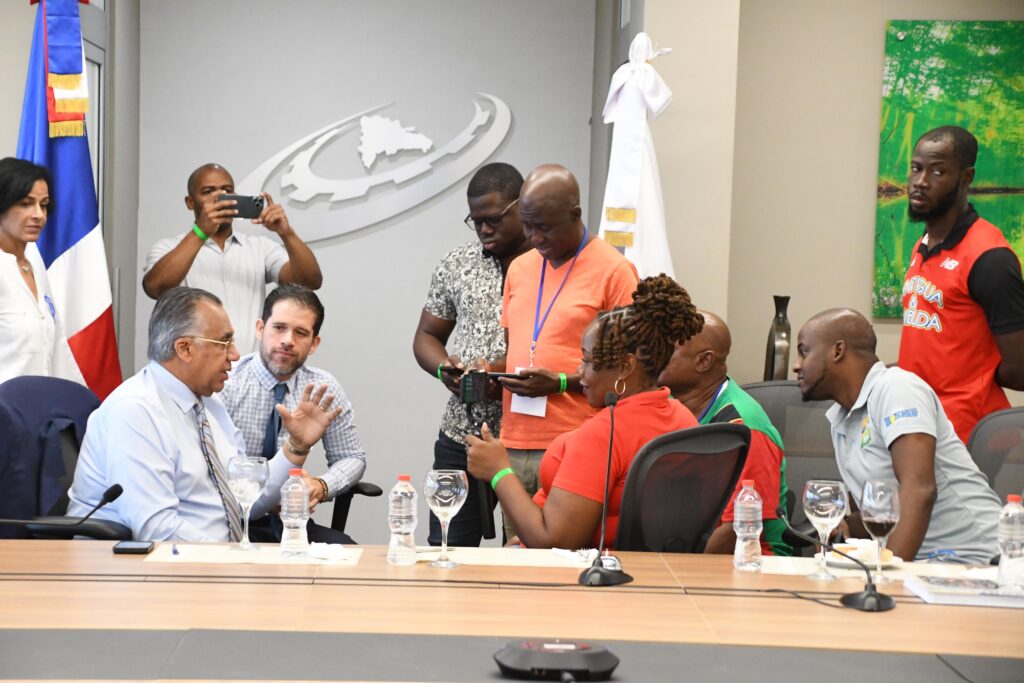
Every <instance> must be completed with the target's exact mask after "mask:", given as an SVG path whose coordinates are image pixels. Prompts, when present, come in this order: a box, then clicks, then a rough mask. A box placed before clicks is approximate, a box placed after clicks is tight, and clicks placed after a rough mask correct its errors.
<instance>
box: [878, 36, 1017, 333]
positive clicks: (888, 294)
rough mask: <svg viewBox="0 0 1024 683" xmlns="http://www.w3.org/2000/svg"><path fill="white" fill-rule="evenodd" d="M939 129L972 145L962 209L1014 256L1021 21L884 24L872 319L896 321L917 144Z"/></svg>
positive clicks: (912, 231)
mask: <svg viewBox="0 0 1024 683" xmlns="http://www.w3.org/2000/svg"><path fill="white" fill-rule="evenodd" d="M944 125H955V126H962V127H964V128H966V129H967V130H969V131H971V132H972V133H974V135H975V137H977V138H978V162H977V164H976V165H975V169H976V175H975V180H974V184H973V185H972V186H971V195H970V201H971V203H972V204H974V207H975V208H976V209H977V210H978V213H979V214H980V215H981V216H982V217H983V218H985V219H986V220H988V221H989V222H990V223H993V224H994V225H996V226H997V227H999V228H1000V229H1001V230H1002V231H1003V234H1004V235H1005V236H1006V239H1007V240H1008V241H1009V242H1010V244H1011V245H1012V246H1013V248H1014V250H1015V251H1016V252H1017V255H1018V257H1020V256H1021V254H1024V22H1012V21H890V22H889V24H888V27H887V29H886V38H885V68H884V72H883V77H882V123H881V144H880V151H879V155H878V207H877V210H876V215H875V273H874V276H875V281H874V290H873V292H872V313H873V315H874V316H875V317H878V318H899V317H900V316H901V314H902V307H901V299H902V291H903V278H904V275H905V273H906V269H907V266H908V264H909V263H910V255H911V251H912V250H913V248H914V244H915V242H916V241H917V238H918V237H920V236H921V233H922V232H923V230H924V224H923V223H911V222H910V220H909V219H908V218H907V187H906V186H907V173H908V170H909V168H910V157H911V154H912V152H913V150H914V143H915V142H916V141H917V138H918V137H920V136H921V134H923V133H925V132H926V131H928V130H930V129H932V128H936V127H938V126H944Z"/></svg>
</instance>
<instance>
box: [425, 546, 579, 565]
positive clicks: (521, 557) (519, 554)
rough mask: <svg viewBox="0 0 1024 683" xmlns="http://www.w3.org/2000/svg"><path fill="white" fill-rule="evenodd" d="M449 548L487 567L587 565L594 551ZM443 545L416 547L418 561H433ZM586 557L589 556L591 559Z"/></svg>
mask: <svg viewBox="0 0 1024 683" xmlns="http://www.w3.org/2000/svg"><path fill="white" fill-rule="evenodd" d="M454 550H455V549H452V548H449V556H450V557H451V559H452V560H453V561H454V562H458V563H459V564H467V565H468V564H475V565H482V566H488V567H587V566H589V565H590V563H591V562H592V561H593V555H589V554H585V553H584V554H581V553H577V552H576V551H572V550H560V551H551V550H546V549H540V548H463V547H460V548H458V552H454ZM440 552H441V549H440V548H417V549H416V560H417V561H418V562H433V561H434V560H436V559H437V555H438V553H440ZM587 557H590V559H589V560H588V559H587Z"/></svg>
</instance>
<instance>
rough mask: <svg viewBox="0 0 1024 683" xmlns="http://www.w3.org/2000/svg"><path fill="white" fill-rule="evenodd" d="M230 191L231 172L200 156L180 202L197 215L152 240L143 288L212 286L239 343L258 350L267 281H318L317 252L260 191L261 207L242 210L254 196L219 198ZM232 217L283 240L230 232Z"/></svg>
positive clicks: (316, 284) (153, 294)
mask: <svg viewBox="0 0 1024 683" xmlns="http://www.w3.org/2000/svg"><path fill="white" fill-rule="evenodd" d="M234 191H235V181H234V180H233V179H232V177H231V174H230V173H228V172H227V170H225V169H224V168H223V167H221V166H219V165H218V164H203V165H202V166H200V167H199V168H197V169H196V170H195V171H193V172H192V174H191V175H190V176H189V178H188V195H187V196H186V197H185V206H186V207H188V209H189V210H191V211H192V212H193V214H194V215H195V223H194V224H193V225H192V227H191V228H189V230H187V231H186V232H185V233H184V234H183V235H180V236H178V237H173V238H168V239H163V240H160V241H159V242H157V243H156V244H155V245H153V248H152V249H150V251H149V254H148V255H147V256H146V266H145V268H144V269H143V272H144V273H145V275H144V276H143V278H142V289H143V290H144V291H145V292H146V294H147V295H149V297H150V298H153V299H158V298H160V295H162V294H163V293H164V292H166V291H167V290H169V289H171V288H172V287H177V286H178V285H185V286H187V287H198V288H200V289H204V290H206V291H209V292H212V293H213V294H216V295H217V296H218V297H219V298H220V299H221V300H222V301H223V302H224V308H225V309H226V310H227V312H228V316H229V318H230V319H231V322H232V324H233V325H234V326H235V329H237V330H238V331H239V332H238V338H237V344H238V348H239V350H240V351H241V352H242V353H249V352H250V351H255V350H256V332H255V330H256V327H255V325H256V320H258V319H259V318H260V312H261V311H262V309H263V300H264V299H265V298H266V295H267V283H270V282H276V283H285V282H295V283H297V284H300V285H305V286H306V287H309V288H310V289H319V288H320V285H321V284H322V283H323V275H322V274H321V272H320V264H319V263H317V260H316V256H314V255H313V252H312V251H311V250H310V249H309V247H308V246H306V244H305V243H304V242H303V241H302V239H301V238H300V237H299V236H298V234H297V233H296V232H295V231H294V230H293V229H292V227H291V224H290V223H289V222H288V216H287V215H286V214H285V211H284V207H282V206H281V205H280V204H275V203H274V200H273V199H272V198H271V196H270V195H269V194H267V193H266V192H263V193H261V194H260V197H261V198H262V200H263V207H262V210H260V212H259V214H258V215H255V216H253V215H252V214H246V215H244V216H240V213H239V208H242V209H246V208H250V207H253V206H255V207H256V208H257V209H258V208H259V207H258V203H257V202H252V201H246V200H247V199H250V198H242V199H241V200H239V199H226V198H223V195H230V194H233V193H234ZM243 213H244V212H243ZM236 217H251V218H252V222H253V223H254V224H256V225H262V226H263V227H265V228H266V229H267V230H269V231H270V232H273V233H275V234H277V235H278V237H280V238H281V242H280V243H278V242H277V241H275V240H273V239H271V238H269V237H265V236H262V235H244V234H238V233H235V232H234V231H233V229H232V221H233V220H234V219H235V218H236Z"/></svg>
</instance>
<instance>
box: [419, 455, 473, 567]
mask: <svg viewBox="0 0 1024 683" xmlns="http://www.w3.org/2000/svg"><path fill="white" fill-rule="evenodd" d="M467 495H469V480H468V479H467V478H466V473H465V472H463V471H462V470H430V471H429V472H427V479H426V481H424V482H423V497H424V498H426V499H427V505H429V506H430V511H431V512H433V513H434V515H436V516H437V518H438V520H440V522H441V554H440V555H439V556H438V558H437V559H436V560H434V561H433V562H431V563H430V566H431V567H437V568H438V569H454V568H455V567H458V566H459V565H458V564H457V563H455V562H452V561H451V560H449V559H448V523H449V522H451V521H452V517H454V516H455V515H456V514H457V513H458V511H459V509H460V508H461V507H462V504H463V503H465V502H466V496H467Z"/></svg>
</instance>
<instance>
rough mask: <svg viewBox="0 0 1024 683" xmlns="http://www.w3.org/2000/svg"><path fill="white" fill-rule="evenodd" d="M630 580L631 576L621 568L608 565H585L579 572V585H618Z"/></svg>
mask: <svg viewBox="0 0 1024 683" xmlns="http://www.w3.org/2000/svg"><path fill="white" fill-rule="evenodd" d="M632 580H633V577H632V576H630V575H629V574H627V573H626V572H624V571H622V570H621V569H609V568H608V567H587V568H586V569H584V570H583V571H582V572H581V573H580V585H581V586H620V585H622V584H624V583H629V582H630V581H632Z"/></svg>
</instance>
